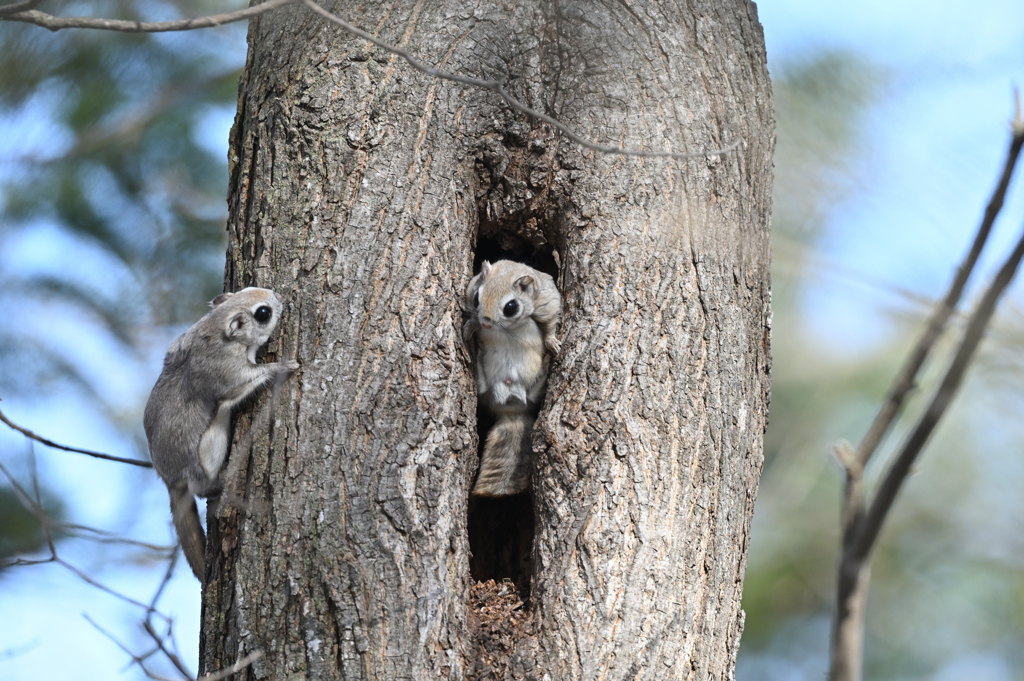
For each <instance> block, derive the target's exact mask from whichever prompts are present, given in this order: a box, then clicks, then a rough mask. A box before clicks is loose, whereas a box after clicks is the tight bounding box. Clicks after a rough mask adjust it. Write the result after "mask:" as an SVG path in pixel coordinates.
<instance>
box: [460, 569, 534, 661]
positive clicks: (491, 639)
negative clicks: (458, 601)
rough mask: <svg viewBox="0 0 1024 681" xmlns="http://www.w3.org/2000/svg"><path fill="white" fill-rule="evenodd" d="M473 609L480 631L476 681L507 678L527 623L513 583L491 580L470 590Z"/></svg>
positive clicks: (477, 628) (475, 621)
mask: <svg viewBox="0 0 1024 681" xmlns="http://www.w3.org/2000/svg"><path fill="white" fill-rule="evenodd" d="M469 605H470V612H471V613H472V618H473V624H474V628H475V631H476V635H475V637H474V638H475V640H476V650H477V655H476V658H477V659H476V662H475V664H474V665H473V668H472V670H471V674H472V676H471V677H470V678H472V679H474V681H484V680H485V679H500V678H504V676H505V675H504V673H503V672H504V670H505V669H506V668H507V666H508V664H509V662H510V658H511V656H512V652H513V650H514V649H515V644H516V639H517V638H518V635H519V627H520V625H521V624H522V623H523V621H524V620H525V619H526V612H524V609H523V600H522V599H521V598H520V597H519V593H518V592H517V591H516V586H515V584H513V582H512V580H510V579H507V578H506V579H503V580H501V581H500V582H496V581H495V580H493V579H488V580H487V581H484V582H473V583H472V584H471V585H470V587H469Z"/></svg>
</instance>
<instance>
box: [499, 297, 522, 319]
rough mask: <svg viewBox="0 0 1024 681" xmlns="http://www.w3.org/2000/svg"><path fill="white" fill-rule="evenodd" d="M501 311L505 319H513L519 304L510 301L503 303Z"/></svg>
mask: <svg viewBox="0 0 1024 681" xmlns="http://www.w3.org/2000/svg"><path fill="white" fill-rule="evenodd" d="M501 311H502V313H503V314H504V315H505V316H506V317H514V316H515V315H516V312H519V303H517V302H516V301H514V300H510V301H508V302H507V303H505V307H504V308H502V310H501Z"/></svg>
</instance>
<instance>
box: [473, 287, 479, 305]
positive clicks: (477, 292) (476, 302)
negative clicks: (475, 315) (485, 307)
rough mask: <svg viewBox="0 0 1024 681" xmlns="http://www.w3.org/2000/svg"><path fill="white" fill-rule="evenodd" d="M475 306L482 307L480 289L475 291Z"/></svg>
mask: <svg viewBox="0 0 1024 681" xmlns="http://www.w3.org/2000/svg"><path fill="white" fill-rule="evenodd" d="M473 307H480V291H473Z"/></svg>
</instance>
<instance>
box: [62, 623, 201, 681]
mask: <svg viewBox="0 0 1024 681" xmlns="http://www.w3.org/2000/svg"><path fill="white" fill-rule="evenodd" d="M82 617H84V618H85V620H86V621H87V622H88V623H89V624H91V625H92V626H93V627H95V628H96V631H98V632H100V633H101V634H103V635H104V636H106V637H107V638H109V639H110V640H111V641H113V642H114V645H116V646H117V647H118V648H120V649H121V650H123V651H124V652H125V654H127V655H128V656H129V657H131V658H132V661H133V662H134V663H135V664H137V665H139V668H140V669H142V673H143V674H145V675H146V676H148V677H149V678H151V679H156V681H177V680H176V679H171V678H169V677H166V676H160V675H159V674H156V673H155V672H152V671H150V670H149V669H147V668H146V657H148V655H147V656H145V657H143V656H139V655H136V654H135V653H133V652H132V651H131V650H129V649H128V647H127V646H125V645H124V644H123V643H121V642H120V641H118V640H117V639H116V638H114V635H113V634H111V633H110V632H109V631H107V630H106V629H104V628H103V627H101V626H100V625H99V624H97V623H96V621H95V620H93V619H92V618H91V617H89V616H88V615H85V614H83V615H82ZM188 678H189V679H191V678H192V677H191V676H190V677H188Z"/></svg>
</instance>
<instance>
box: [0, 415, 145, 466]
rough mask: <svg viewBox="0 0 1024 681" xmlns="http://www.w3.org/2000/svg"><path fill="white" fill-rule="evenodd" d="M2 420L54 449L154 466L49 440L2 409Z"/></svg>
mask: <svg viewBox="0 0 1024 681" xmlns="http://www.w3.org/2000/svg"><path fill="white" fill-rule="evenodd" d="M0 421H3V422H4V423H6V424H7V425H8V426H9V427H10V428H11V429H12V430H16V431H18V432H19V433H21V434H22V435H24V436H25V437H27V438H29V439H30V440H35V441H36V442H39V443H42V444H44V445H46V446H47V447H53V448H54V449H60V450H61V451H65V452H73V453H75V454H85V455H86V456H91V457H94V458H97V459H104V460H106V461H117V462H118V463H130V464H131V465H133V466H139V467H140V468H152V467H153V464H151V463H150V462H148V461H142V460H141V459H124V458H121V457H120V456H111V455H110V454H103V453H101V452H93V451H91V450H88V449H78V448H77V447H68V446H65V445H60V444H57V443H56V442H54V441H53V440H47V439H46V438H45V437H42V436H41V435H36V434H35V433H33V432H32V431H31V430H29V429H28V428H22V427H21V426H19V425H18V424H16V423H14V422H12V421H11V420H10V419H8V418H7V417H6V416H5V415H4V413H3V412H2V411H0Z"/></svg>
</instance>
